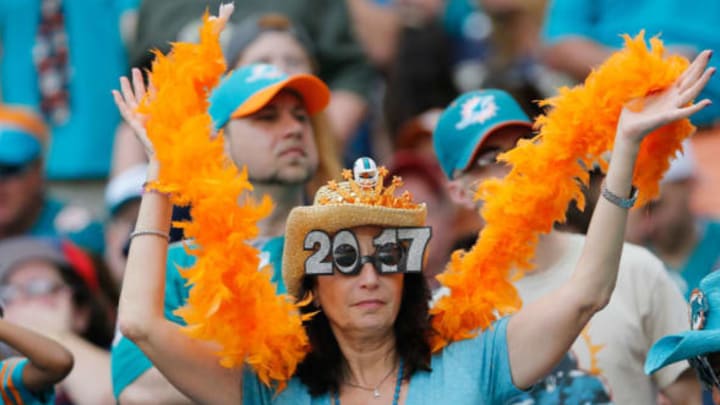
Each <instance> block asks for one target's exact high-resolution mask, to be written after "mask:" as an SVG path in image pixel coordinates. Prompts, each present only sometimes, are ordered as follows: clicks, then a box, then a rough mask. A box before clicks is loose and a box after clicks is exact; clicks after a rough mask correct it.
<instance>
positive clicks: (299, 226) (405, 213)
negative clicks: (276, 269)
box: [282, 204, 427, 298]
mask: <svg viewBox="0 0 720 405" xmlns="http://www.w3.org/2000/svg"><path fill="white" fill-rule="evenodd" d="M426 215H427V209H426V206H425V204H420V205H418V206H417V207H416V208H388V207H383V206H372V205H361V204H338V205H312V206H304V207H296V208H294V209H293V210H292V211H290V215H289V216H288V219H287V223H286V228H285V229H286V231H285V247H284V249H283V261H282V262H283V281H284V282H285V287H286V288H287V291H288V293H290V294H291V295H292V296H294V297H296V298H301V297H298V294H299V292H300V286H301V285H302V279H303V277H304V275H305V261H306V260H307V258H308V257H310V255H311V254H312V253H313V252H312V251H307V250H305V249H304V242H305V236H306V235H307V234H308V232H310V231H313V230H323V231H325V232H327V233H328V234H331V235H332V234H334V233H336V232H337V231H339V230H341V229H348V228H353V227H357V226H364V225H375V226H381V227H411V226H424V225H425V217H426Z"/></svg>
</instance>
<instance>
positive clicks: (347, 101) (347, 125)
mask: <svg viewBox="0 0 720 405" xmlns="http://www.w3.org/2000/svg"><path fill="white" fill-rule="evenodd" d="M325 111H326V112H327V115H328V118H329V120H330V124H331V125H332V129H333V133H334V134H335V135H336V137H337V139H338V143H339V144H340V145H341V148H342V150H344V149H345V147H346V146H347V145H348V143H350V141H351V140H352V137H353V136H354V135H355V131H357V129H358V128H359V127H360V124H361V123H362V120H363V119H364V118H365V113H366V112H367V103H366V102H365V100H364V99H363V98H362V97H360V96H359V95H358V94H355V93H353V92H351V91H347V90H333V92H332V97H331V99H330V104H328V106H327V108H326V109H325Z"/></svg>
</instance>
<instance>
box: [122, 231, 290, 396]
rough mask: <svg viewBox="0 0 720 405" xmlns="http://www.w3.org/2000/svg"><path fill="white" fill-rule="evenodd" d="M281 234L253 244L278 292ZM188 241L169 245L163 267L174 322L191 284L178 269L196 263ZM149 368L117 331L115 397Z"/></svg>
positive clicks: (168, 308)
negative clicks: (265, 263) (267, 265)
mask: <svg viewBox="0 0 720 405" xmlns="http://www.w3.org/2000/svg"><path fill="white" fill-rule="evenodd" d="M284 242H285V238H284V237H275V238H270V239H265V240H261V241H258V242H257V243H255V244H254V245H255V247H257V248H258V249H260V251H261V262H268V263H270V264H272V267H273V275H272V278H271V281H272V282H273V284H275V286H276V288H277V292H278V294H283V293H285V292H287V290H286V289H285V285H284V283H283V281H282V250H283V244H284ZM186 244H187V242H177V243H173V244H172V245H170V247H169V248H168V254H167V262H166V266H165V273H166V274H165V318H166V319H168V320H171V321H173V322H175V323H177V324H180V325H184V324H185V322H184V321H183V320H182V318H180V317H179V316H177V315H175V314H174V313H173V312H174V311H175V310H176V309H178V308H180V307H182V306H183V305H185V302H187V297H188V293H189V291H190V287H189V286H188V285H187V283H186V281H185V279H184V278H183V277H182V276H181V275H180V272H179V271H178V270H177V269H178V268H189V267H191V266H192V265H193V264H194V263H195V256H191V255H189V254H188V253H187V252H186V250H185V246H186ZM151 367H152V363H151V362H150V359H148V358H147V357H146V356H145V354H144V353H143V352H142V351H141V350H140V348H138V347H137V346H136V345H135V344H134V343H132V342H131V341H130V340H129V339H127V338H125V337H124V336H122V335H121V334H120V332H116V335H115V342H113V346H112V350H111V354H110V368H111V372H112V383H113V393H114V394H115V397H116V398H119V397H120V393H121V392H122V391H123V390H124V389H125V387H127V386H128V385H130V384H132V382H133V381H135V380H136V379H137V378H138V377H140V376H141V375H142V374H143V373H144V372H145V371H147V370H148V369H150V368H151Z"/></svg>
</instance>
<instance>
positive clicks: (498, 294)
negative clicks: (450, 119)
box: [431, 33, 694, 350]
mask: <svg viewBox="0 0 720 405" xmlns="http://www.w3.org/2000/svg"><path fill="white" fill-rule="evenodd" d="M650 45H651V47H650V49H648V48H647V46H646V44H645V40H644V36H643V33H640V34H639V35H638V36H637V37H635V38H632V39H631V38H630V37H629V36H625V48H624V49H622V50H620V51H618V52H616V53H615V54H613V55H612V56H611V57H610V58H609V59H608V60H607V61H606V62H605V63H603V64H602V66H600V68H598V69H597V70H595V71H593V72H592V73H591V74H590V75H589V76H588V77H587V79H586V80H585V83H584V85H581V86H576V87H574V88H572V89H568V88H562V89H560V92H559V95H558V96H557V97H555V98H552V99H550V100H546V101H543V102H542V105H545V106H550V107H552V109H551V110H550V112H549V113H548V114H547V115H545V116H541V117H539V118H538V119H537V120H536V122H535V126H536V128H539V130H540V132H539V135H538V136H537V137H536V138H535V139H533V140H530V141H523V140H521V141H520V142H519V144H518V146H517V147H516V148H515V149H513V150H512V151H510V152H508V153H506V154H505V155H504V156H502V157H501V158H502V160H504V161H506V162H507V163H509V164H510V165H511V166H512V169H511V172H510V174H509V175H508V176H507V177H506V178H504V179H503V180H488V181H486V182H484V183H483V184H482V185H481V187H480V189H479V190H478V195H477V197H478V198H480V199H482V200H483V201H484V205H483V208H482V210H481V215H482V217H483V218H484V220H485V223H486V225H485V227H484V228H483V230H482V231H481V233H480V237H479V239H478V242H477V243H476V244H475V246H474V247H473V248H472V249H471V250H470V251H469V252H468V253H466V254H462V253H461V252H455V253H454V254H453V255H452V258H451V261H450V263H449V264H448V267H447V269H446V270H445V272H444V273H443V274H442V275H440V276H438V279H439V280H440V281H441V282H442V284H443V285H444V286H446V287H448V288H449V289H450V291H451V293H450V295H448V296H445V297H443V298H442V299H441V300H439V302H438V303H437V305H436V306H435V307H434V308H433V309H432V310H431V314H432V315H433V327H434V329H435V330H436V331H437V332H438V335H437V336H436V338H435V339H434V341H433V350H439V349H441V348H442V347H444V346H445V345H447V344H448V343H449V342H452V341H456V340H459V339H465V338H468V337H471V336H473V335H474V334H475V333H477V330H478V329H485V328H487V327H488V326H490V324H491V323H492V322H493V321H494V320H496V319H497V318H498V317H499V316H504V315H507V314H509V313H511V312H513V311H515V310H517V309H518V308H519V307H520V306H521V300H520V298H519V296H518V294H517V291H516V290H515V288H514V287H513V285H512V280H513V278H515V277H519V276H521V275H522V272H523V271H524V270H529V269H531V267H532V266H531V264H530V260H531V259H532V257H533V255H534V253H535V246H536V244H537V241H538V236H539V234H541V233H548V232H550V231H551V230H552V227H553V224H554V223H555V222H556V221H564V220H565V211H566V209H567V207H568V203H569V202H570V201H571V200H573V199H575V200H577V201H578V206H579V207H580V208H583V207H584V205H585V201H584V198H583V194H582V192H581V184H587V182H588V174H587V172H586V169H585V168H586V167H592V165H593V164H595V163H597V164H599V165H600V167H602V168H603V170H605V169H606V168H607V161H606V160H605V158H604V157H603V155H604V154H605V153H606V152H607V151H609V150H611V149H612V147H613V141H614V138H615V131H616V128H617V124H618V118H619V116H620V111H621V110H622V108H623V106H624V105H625V104H627V103H628V102H629V101H631V100H635V99H638V98H641V97H644V96H646V95H649V94H653V93H655V92H658V91H661V90H663V89H665V88H667V87H668V86H670V85H671V84H672V83H673V82H674V81H675V79H676V78H677V77H678V76H679V75H680V74H681V73H682V72H683V71H684V70H685V68H686V67H687V66H688V61H687V60H686V59H684V58H681V57H678V56H670V57H665V56H664V51H663V45H662V42H661V41H660V40H659V39H657V38H652V39H651V40H650ZM639 108H642V106H639ZM693 130H694V127H693V126H692V125H691V124H690V122H689V120H687V119H685V120H681V121H677V122H674V123H671V124H669V125H666V126H664V127H662V128H659V129H658V130H656V131H654V132H653V133H651V134H650V135H649V136H648V137H647V138H646V139H645V140H644V141H643V143H642V145H641V150H640V153H639V155H638V159H637V164H636V170H635V173H634V176H633V184H634V185H635V186H636V187H637V188H638V190H639V197H638V202H637V203H638V205H642V204H644V203H645V202H646V201H648V200H649V199H651V198H654V197H655V196H657V193H658V184H659V181H660V179H661V177H662V175H663V173H664V172H665V171H666V170H667V168H668V167H669V162H670V159H671V158H672V157H673V156H674V155H675V153H676V152H677V151H678V150H680V149H681V142H682V140H683V139H684V138H686V137H688V136H690V134H691V133H692V132H693Z"/></svg>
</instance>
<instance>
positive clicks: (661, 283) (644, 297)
mask: <svg viewBox="0 0 720 405" xmlns="http://www.w3.org/2000/svg"><path fill="white" fill-rule="evenodd" d="M633 270H634V271H635V272H636V274H635V275H634V276H635V277H637V278H638V282H637V283H636V285H637V289H638V291H637V292H636V296H637V297H638V309H639V311H640V316H641V318H640V319H642V324H641V326H642V330H643V334H644V338H643V342H644V344H645V345H646V346H645V351H648V350H650V346H651V345H652V344H653V343H655V342H657V341H658V340H659V339H661V338H662V337H663V336H667V335H671V334H674V333H680V332H683V331H685V330H687V327H688V305H687V301H686V300H685V297H684V296H683V295H682V294H681V293H680V290H679V289H678V288H677V285H676V284H675V282H673V280H672V279H671V278H670V275H669V274H668V272H667V270H666V269H665V266H664V265H663V263H662V262H661V261H660V259H658V258H657V257H655V256H654V255H653V254H651V253H650V252H647V251H645V250H644V249H643V256H642V257H640V258H639V262H638V263H636V265H635V266H633ZM640 280H642V281H640ZM651 378H652V380H653V382H654V383H655V384H656V385H657V387H658V388H660V392H662V394H663V396H664V397H665V399H667V400H669V402H670V403H672V404H700V403H702V387H701V386H700V381H699V380H698V378H697V375H696V373H695V371H694V370H693V369H692V368H691V367H690V365H689V364H688V362H686V361H682V362H677V363H674V364H671V365H669V366H667V367H663V368H662V369H661V370H658V372H656V373H654V374H653V375H652V376H651Z"/></svg>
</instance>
